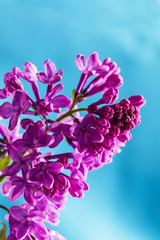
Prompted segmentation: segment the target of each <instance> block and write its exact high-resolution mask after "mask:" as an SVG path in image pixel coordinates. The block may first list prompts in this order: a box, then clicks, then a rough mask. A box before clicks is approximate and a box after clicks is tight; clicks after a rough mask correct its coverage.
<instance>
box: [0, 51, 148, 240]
mask: <svg viewBox="0 0 160 240" xmlns="http://www.w3.org/2000/svg"><path fill="white" fill-rule="evenodd" d="M75 63H76V66H77V68H78V69H79V70H80V71H81V72H82V74H81V77H80V81H79V83H78V86H77V88H76V89H75V90H74V91H73V92H72V100H70V99H69V98H68V97H67V96H65V95H62V94H59V93H60V91H61V90H62V89H63V85H62V84H60V83H59V81H61V79H62V76H63V71H62V70H59V71H57V69H56V66H55V64H54V63H53V62H52V61H50V60H49V59H48V60H46V61H45V62H44V72H40V71H38V70H37V67H36V66H35V65H34V64H32V63H31V62H26V63H25V64H24V70H23V71H21V70H20V69H19V68H17V67H14V68H13V69H12V71H11V72H10V73H7V74H5V76H4V84H5V87H4V88H3V89H0V98H1V99H4V98H7V97H12V98H13V100H12V103H10V102H5V103H3V104H2V105H0V120H1V119H2V118H4V119H10V120H9V127H8V128H6V127H5V126H4V125H3V124H0V158H2V160H3V161H4V162H5V161H6V160H8V158H6V157H7V155H8V156H9V157H10V158H11V160H12V162H11V164H10V165H9V166H8V165H7V164H8V163H7V162H6V165H7V167H6V168H5V169H4V171H3V172H2V170H1V171H0V178H3V177H6V178H7V181H6V182H5V183H3V185H2V193H3V194H4V195H5V196H8V198H9V200H10V201H11V202H14V201H16V200H17V199H19V198H20V197H21V196H22V195H23V196H24V199H25V201H26V202H25V203H23V204H21V206H20V207H18V206H14V207H11V208H10V215H9V225H10V235H9V236H8V238H7V240H20V239H21V240H33V239H37V240H38V239H39V240H65V238H64V237H62V236H61V235H60V234H59V233H57V232H55V231H51V230H49V229H48V228H47V227H46V226H45V225H44V223H45V222H48V223H49V224H51V225H53V226H54V225H57V224H58V223H59V219H58V218H59V211H61V210H63V209H64V207H65V204H66V202H67V199H68V194H70V195H71V196H72V197H77V198H82V197H83V196H84V191H87V190H89V186H88V184H87V183H86V179H87V176H88V173H89V172H90V171H93V170H95V169H97V168H101V167H103V166H104V165H105V164H109V163H111V162H112V161H113V156H114V155H115V154H116V153H120V151H121V147H124V146H125V144H126V142H127V141H129V140H130V139H131V137H132V135H131V133H130V130H132V129H134V128H135V126H137V125H138V124H139V123H140V122H141V116H140V108H141V107H143V106H144V105H145V103H146V100H145V99H144V98H143V96H141V95H133V96H131V97H129V98H128V99H123V100H121V101H120V102H118V103H117V102H116V101H117V99H118V95H119V90H118V89H119V87H120V86H121V85H122V84H123V78H122V77H121V75H120V74H119V73H120V68H119V67H117V64H116V63H115V62H112V61H111V59H110V58H106V59H105V60H104V61H103V62H101V61H100V59H99V55H98V53H97V52H93V53H91V54H90V55H89V56H88V58H87V59H86V60H85V57H84V56H83V55H81V54H79V55H78V56H77V57H76V59H75ZM93 76H94V77H93ZM91 77H92V79H91ZM20 78H21V79H22V80H25V81H27V82H28V83H29V84H30V85H31V87H32V90H33V93H34V95H35V98H36V101H34V100H32V99H31V98H30V96H29V95H30V94H28V93H27V92H24V91H23V84H22V82H21V81H20ZM39 82H41V83H43V84H46V86H47V87H46V94H43V95H44V98H43V99H42V98H41V96H40V93H39V87H38V83H39ZM97 93H101V94H102V95H101V97H100V98H99V99H97V101H96V102H93V103H92V104H91V105H89V106H88V107H87V108H84V107H83V108H79V106H78V104H79V103H80V102H82V101H84V100H85V99H86V98H87V97H90V96H92V95H95V94H97ZM30 107H32V109H33V111H30V110H29V108H30ZM62 108H66V110H65V111H63V110H62ZM81 111H87V113H86V114H83V117H81V116H80V112H81ZM52 112H54V113H59V114H58V116H57V117H56V118H55V119H51V118H50V119H49V118H48V116H49V115H50V113H52ZM22 114H28V115H34V116H37V117H40V118H41V120H40V119H39V121H38V120H37V121H34V120H32V119H30V118H24V119H22V120H21V122H20V116H21V115H22ZM54 115H55V114H54ZM20 126H21V127H22V128H23V130H24V133H23V135H21V134H20V133H19V127H20ZM62 140H66V141H67V143H68V144H69V145H70V147H71V148H72V151H70V152H62V153H60V154H53V153H52V152H47V153H45V154H43V155H41V152H40V148H42V149H41V150H42V151H43V147H49V148H55V147H57V146H59V144H60V143H61V142H62ZM55 151H56V150H55Z"/></svg>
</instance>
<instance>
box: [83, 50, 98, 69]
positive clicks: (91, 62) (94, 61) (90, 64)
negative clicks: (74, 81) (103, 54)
mask: <svg viewBox="0 0 160 240" xmlns="http://www.w3.org/2000/svg"><path fill="white" fill-rule="evenodd" d="M98 63H99V56H98V53H97V52H93V53H91V54H90V55H89V56H88V58H87V60H86V69H88V70H91V69H93V68H94V67H96V66H97V65H98Z"/></svg>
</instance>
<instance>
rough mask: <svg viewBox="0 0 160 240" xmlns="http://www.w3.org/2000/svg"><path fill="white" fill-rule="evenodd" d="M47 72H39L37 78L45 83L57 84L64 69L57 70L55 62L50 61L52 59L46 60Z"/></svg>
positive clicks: (45, 68)
mask: <svg viewBox="0 0 160 240" xmlns="http://www.w3.org/2000/svg"><path fill="white" fill-rule="evenodd" d="M44 70H45V72H38V73H37V78H38V80H39V81H40V82H42V83H45V84H51V85H52V84H56V83H57V82H59V81H60V80H61V79H62V76H63V71H62V70H59V71H58V72H57V69H56V66H55V64H54V63H53V62H52V61H50V59H48V60H46V61H45V62H44Z"/></svg>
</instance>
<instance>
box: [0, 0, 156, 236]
mask: <svg viewBox="0 0 160 240" xmlns="http://www.w3.org/2000/svg"><path fill="white" fill-rule="evenodd" d="M93 51H97V52H98V53H99V55H100V59H101V60H103V59H104V58H106V57H107V56H108V57H111V58H112V60H114V61H116V62H117V63H118V66H120V67H121V69H122V72H121V74H122V76H123V77H124V85H123V86H122V87H121V89H120V99H123V98H127V97H129V96H130V95H134V94H142V95H144V97H145V98H146V99H147V105H146V106H145V107H144V109H142V111H141V113H142V124H141V125H140V126H138V127H137V128H136V129H135V130H134V131H133V132H132V133H133V139H132V140H131V141H130V142H128V143H127V145H126V148H124V149H122V153H121V154H119V155H117V156H116V157H115V158H114V162H113V163H112V164H110V165H107V166H105V167H104V168H103V169H99V170H97V171H95V172H92V173H90V175H89V177H88V183H89V185H90V191H88V192H87V193H86V194H85V198H84V199H82V200H81V199H73V198H72V199H71V198H69V201H68V203H67V205H66V208H65V210H64V211H63V212H62V213H61V217H60V220H61V223H60V225H59V226H58V227H55V229H56V230H58V231H59V232H60V233H61V234H62V235H64V236H65V237H66V238H67V239H68V240H99V239H101V240H159V239H160V193H159V189H160V157H159V145H160V141H159V133H160V131H159V117H160V110H159V106H160V102H159V91H160V71H159V69H160V1H159V0H134V1H133V0H132V1H127V0H112V1H109V0H97V1H96V0H88V1H87V0H81V1H75V0H72V1H71V0H59V1H54V0H1V1H0V79H1V82H0V88H2V87H3V75H4V74H5V73H6V72H8V71H10V70H11V68H12V67H13V66H18V67H20V68H22V66H23V63H24V62H26V61H31V62H33V63H35V64H36V65H37V66H38V68H39V69H41V70H42V69H43V62H44V60H46V59H48V58H50V59H51V60H53V61H54V62H55V64H56V65H57V68H58V69H61V68H63V70H64V72H65V75H64V77H63V83H64V86H65V90H64V93H66V94H68V96H69V97H70V96H71V89H73V88H74V87H75V86H76V84H77V81H78V79H79V76H80V72H79V70H78V69H76V67H75V64H74V60H75V57H76V55H77V54H78V53H81V54H84V55H85V56H88V55H89V54H90V53H91V52H93ZM0 201H1V203H6V202H7V200H6V198H5V197H3V198H2V197H1V200H0ZM7 204H8V206H11V205H10V203H8V202H7ZM3 215H4V212H3V211H2V210H1V214H0V217H1V219H2V220H3Z"/></svg>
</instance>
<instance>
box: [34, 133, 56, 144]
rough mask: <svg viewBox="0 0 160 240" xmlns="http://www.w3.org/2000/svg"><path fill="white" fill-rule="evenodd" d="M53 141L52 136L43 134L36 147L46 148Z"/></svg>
mask: <svg viewBox="0 0 160 240" xmlns="http://www.w3.org/2000/svg"><path fill="white" fill-rule="evenodd" d="M52 139H53V137H52V136H50V135H48V134H43V135H41V136H40V137H39V138H38V140H37V142H36V143H35V145H36V147H45V146H47V145H48V144H49V143H50V142H51V140H52Z"/></svg>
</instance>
